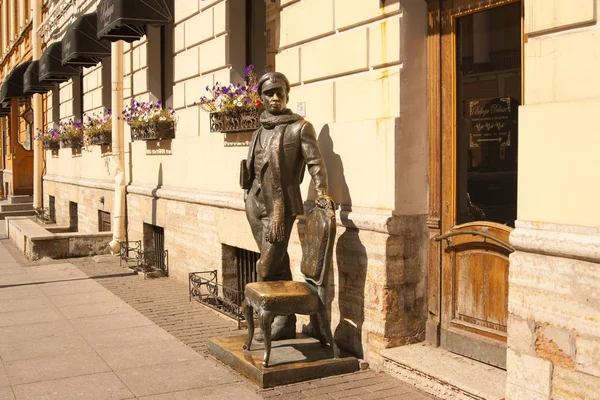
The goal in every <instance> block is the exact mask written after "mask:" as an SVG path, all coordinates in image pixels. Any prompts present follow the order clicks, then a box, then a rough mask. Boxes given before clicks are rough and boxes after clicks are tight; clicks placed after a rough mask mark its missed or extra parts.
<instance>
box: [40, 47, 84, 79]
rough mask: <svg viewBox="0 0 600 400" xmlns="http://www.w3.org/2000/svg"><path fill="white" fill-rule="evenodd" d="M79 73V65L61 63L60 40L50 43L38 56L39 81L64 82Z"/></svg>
mask: <svg viewBox="0 0 600 400" xmlns="http://www.w3.org/2000/svg"><path fill="white" fill-rule="evenodd" d="M80 73H81V68H80V67H74V66H72V65H63V64H62V42H55V43H52V44H51V45H50V46H48V47H47V48H46V51H44V54H42V56H41V57H40V82H42V83H45V82H48V81H50V82H59V83H60V82H66V81H68V80H69V79H71V78H72V77H74V76H77V75H79V74H80Z"/></svg>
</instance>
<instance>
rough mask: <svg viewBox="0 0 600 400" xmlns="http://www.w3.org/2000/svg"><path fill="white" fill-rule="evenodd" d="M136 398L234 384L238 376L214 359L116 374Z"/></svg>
mask: <svg viewBox="0 0 600 400" xmlns="http://www.w3.org/2000/svg"><path fill="white" fill-rule="evenodd" d="M209 371H210V373H207V372H209ZM116 374H117V375H118V376H119V378H121V380H122V381H123V382H124V383H125V384H126V385H127V387H128V388H129V389H131V391H132V392H133V394H134V395H136V396H148V395H153V394H161V393H167V392H173V391H180V390H187V389H196V388H203V387H207V386H214V385H225V384H228V383H235V382H236V381H237V379H236V377H235V376H234V375H233V374H231V372H229V371H228V370H227V369H225V368H224V367H223V366H221V365H218V364H216V363H215V362H214V361H212V360H205V359H199V360H194V361H183V362H177V363H171V364H163V365H154V366H151V367H144V368H133V369H126V370H121V371H116Z"/></svg>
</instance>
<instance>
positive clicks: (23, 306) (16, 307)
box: [0, 297, 52, 314]
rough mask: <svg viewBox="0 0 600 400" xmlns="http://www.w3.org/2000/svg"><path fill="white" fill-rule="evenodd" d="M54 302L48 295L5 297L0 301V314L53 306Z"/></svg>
mask: <svg viewBox="0 0 600 400" xmlns="http://www.w3.org/2000/svg"><path fill="white" fill-rule="evenodd" d="M51 307H52V303H51V302H50V300H48V299H47V298H46V297H24V298H20V299H10V300H9V299H5V300H2V301H1V302H0V314H1V313H5V312H15V311H25V310H39V309H43V308H51Z"/></svg>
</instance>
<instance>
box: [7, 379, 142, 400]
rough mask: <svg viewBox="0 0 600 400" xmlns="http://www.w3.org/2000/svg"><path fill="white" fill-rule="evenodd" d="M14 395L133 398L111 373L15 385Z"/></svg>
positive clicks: (51, 399) (55, 399)
mask: <svg viewBox="0 0 600 400" xmlns="http://www.w3.org/2000/svg"><path fill="white" fill-rule="evenodd" d="M15 393H16V394H17V398H18V399H19V400H22V399H31V400H33V399H43V400H81V399H94V400H121V399H131V398H133V397H134V396H133V394H132V393H131V391H130V390H129V389H127V386H125V384H124V383H123V382H122V381H121V380H120V379H119V378H118V377H117V376H116V375H115V374H114V373H113V372H105V373H99V374H91V375H83V376H77V377H70V378H64V379H56V380H51V381H44V382H36V383H30V384H26V385H17V386H15Z"/></svg>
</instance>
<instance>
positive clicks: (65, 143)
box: [60, 136, 83, 149]
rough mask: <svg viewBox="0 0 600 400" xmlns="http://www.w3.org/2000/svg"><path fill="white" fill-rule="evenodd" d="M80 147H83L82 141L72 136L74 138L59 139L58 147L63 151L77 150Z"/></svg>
mask: <svg viewBox="0 0 600 400" xmlns="http://www.w3.org/2000/svg"><path fill="white" fill-rule="evenodd" d="M82 146H83V141H82V140H81V137H77V136H74V137H68V138H62V139H60V147H62V148H63V149H65V148H71V149H76V148H79V147H82Z"/></svg>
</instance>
